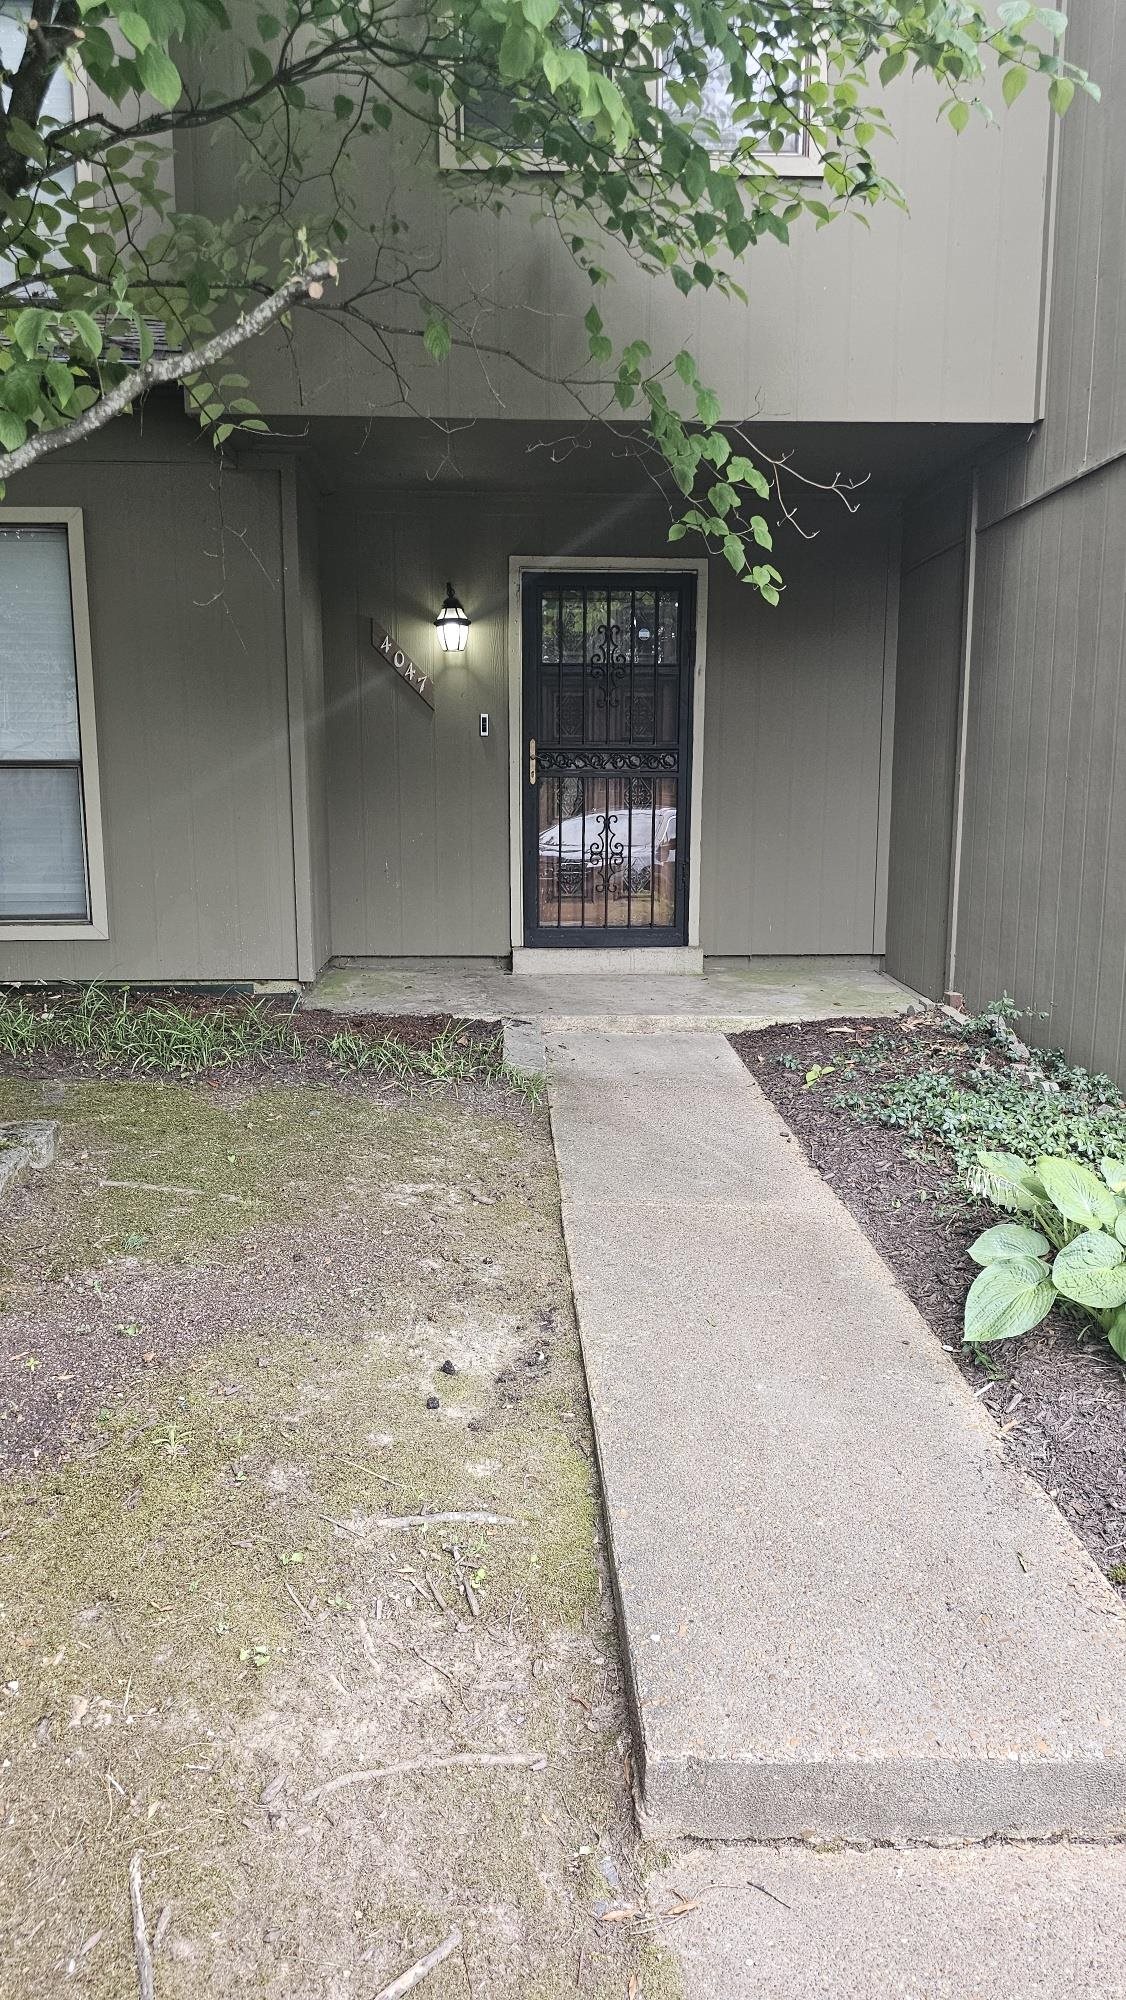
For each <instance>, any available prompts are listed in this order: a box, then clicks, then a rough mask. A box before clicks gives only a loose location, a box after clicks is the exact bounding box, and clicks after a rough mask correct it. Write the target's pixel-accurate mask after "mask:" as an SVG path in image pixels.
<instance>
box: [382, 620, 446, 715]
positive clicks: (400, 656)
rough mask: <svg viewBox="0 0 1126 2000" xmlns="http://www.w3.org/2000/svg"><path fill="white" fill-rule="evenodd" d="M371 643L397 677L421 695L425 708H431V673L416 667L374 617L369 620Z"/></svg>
mask: <svg viewBox="0 0 1126 2000" xmlns="http://www.w3.org/2000/svg"><path fill="white" fill-rule="evenodd" d="M371 643H372V645H373V646H374V647H375V650H376V652H377V653H379V654H381V655H382V657H383V659H385V660H387V661H388V662H389V663H390V665H391V666H393V667H394V669H395V672H396V673H397V674H398V676H399V679H400V680H403V681H405V682H406V684H407V686H408V687H410V688H413V689H414V691H415V693H416V694H417V695H419V696H421V698H422V700H423V701H424V702H425V703H426V706H427V708H433V706H434V676H433V674H424V673H423V671H422V668H421V667H416V666H415V663H414V661H413V660H412V659H411V656H410V654H409V653H404V651H403V649H402V647H401V646H398V645H396V643H395V641H394V639H393V638H392V637H391V634H390V632H385V631H384V629H383V627H382V625H377V624H376V621H375V619H374V618H373V619H372V621H371Z"/></svg>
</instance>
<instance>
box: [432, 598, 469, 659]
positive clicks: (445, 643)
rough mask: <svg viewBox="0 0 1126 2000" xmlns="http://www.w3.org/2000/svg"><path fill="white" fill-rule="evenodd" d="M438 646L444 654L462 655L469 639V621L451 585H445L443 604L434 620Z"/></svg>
mask: <svg viewBox="0 0 1126 2000" xmlns="http://www.w3.org/2000/svg"><path fill="white" fill-rule="evenodd" d="M434 624H435V628H436V630H437V633H438V644H439V645H440V647H441V648H442V651H443V652H444V653H464V651H465V645H466V641H467V639H468V638H469V619H468V617H467V615H466V612H465V609H464V606H463V605H462V603H461V600H460V599H459V598H458V597H456V596H455V594H454V587H453V584H452V583H447V585H446V596H445V602H444V603H443V605H442V609H441V610H440V611H439V613H438V616H437V617H436V618H435V620H434Z"/></svg>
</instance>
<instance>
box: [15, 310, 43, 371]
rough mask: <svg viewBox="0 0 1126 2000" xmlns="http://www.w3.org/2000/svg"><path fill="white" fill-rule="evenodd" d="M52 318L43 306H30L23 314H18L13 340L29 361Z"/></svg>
mask: <svg viewBox="0 0 1126 2000" xmlns="http://www.w3.org/2000/svg"><path fill="white" fill-rule="evenodd" d="M50 317H51V315H50V313H49V312H45V311H44V309H43V307H42V306H28V307H27V308H26V309H25V310H24V311H23V312H21V313H17V314H16V319H15V325H14V326H13V328H12V339H13V340H14V341H15V343H16V346H17V347H18V348H19V350H20V353H21V354H26V355H27V357H28V359H29V360H30V359H31V356H32V355H33V354H34V353H35V351H36V349H37V348H38V346H39V343H40V341H41V340H42V338H43V329H44V327H45V326H46V325H47V322H48V320H49V319H50Z"/></svg>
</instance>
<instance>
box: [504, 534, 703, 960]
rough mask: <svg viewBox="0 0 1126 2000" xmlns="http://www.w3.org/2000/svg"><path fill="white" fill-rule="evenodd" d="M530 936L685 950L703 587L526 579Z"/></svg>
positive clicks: (540, 940)
mask: <svg viewBox="0 0 1126 2000" xmlns="http://www.w3.org/2000/svg"><path fill="white" fill-rule="evenodd" d="M523 614H524V615H523V631H524V734H525V750H526V756H527V763H526V767H525V773H524V938H525V943H527V944H530V945H584V944H585V945H588V946H589V945H614V944H620V945H629V946H632V947H635V946H638V945H646V944H682V943H683V942H684V940H685V937H686V935H687V917H688V801H689V758H690V750H691V723H692V668H693V657H694V648H695V633H696V579H695V577H694V576H693V575H691V574H681V573H679V572H672V571H670V572H667V573H666V574H664V575H653V574H646V573H645V572H644V571H640V570H639V571H638V572H637V574H636V575H634V574H632V573H628V574H627V573H626V572H625V571H618V572H615V573H614V574H611V575H609V576H597V575H593V574H590V573H588V572H584V573H582V574H579V575H575V576H571V575H564V574H558V573H555V574H539V575H528V576H526V577H525V579H524V603H523Z"/></svg>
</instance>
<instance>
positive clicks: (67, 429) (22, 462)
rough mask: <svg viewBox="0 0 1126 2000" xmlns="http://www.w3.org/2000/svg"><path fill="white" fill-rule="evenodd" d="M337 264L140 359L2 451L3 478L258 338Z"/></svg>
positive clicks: (324, 265)
mask: <svg viewBox="0 0 1126 2000" xmlns="http://www.w3.org/2000/svg"><path fill="white" fill-rule="evenodd" d="M336 276H337V265H336V263H335V261H334V260H332V259H330V258H325V259H323V260H322V261H321V262H320V263H316V264H310V265H309V266H308V268H307V269H306V270H304V271H299V272H295V274H294V276H293V277H292V278H289V279H287V281H286V283H285V284H284V285H281V286H279V288H278V290H277V291H276V292H271V294H270V296H269V298H268V299H263V300H262V301H261V303H260V304H259V305H256V306H254V307H252V308H251V310H250V312H246V313H240V314H239V317H238V318H237V319H236V320H232V322H231V324H230V326H226V327H224V328H223V330H222V332H221V333H216V334H213V335H212V337H211V339H210V340H205V341H204V342H203V343H202V344H201V345H200V346H199V347H193V348H187V349H185V350H183V351H182V352H181V353H178V354H159V355H153V356H152V357H151V359H150V360H148V361H144V362H142V363H141V366H140V367H139V368H134V369H132V370H131V371H130V373H129V374H128V375H124V376H123V377H122V379H121V381H120V382H118V383H116V384H115V386H114V387H113V388H112V389H109V390H107V392H106V394H105V395H104V396H100V397H99V398H98V401H97V402H96V403H92V404H91V406H90V408H89V409H88V410H85V411H84V412H83V414H82V416H80V417H76V418H75V419H74V421H73V423H69V424H60V425H59V428H58V429H57V430H53V431H37V432H36V433H35V436H34V437H29V438H28V440H27V442H26V443H25V444H21V445H17V446H16V448H15V450H14V451H6V452H0V482H2V481H4V480H5V479H8V478H10V477H11V475H12V473H14V472H24V471H26V470H27V467H28V466H29V465H35V464H36V463H37V462H38V460H39V459H41V458H46V456H47V454H48V452H51V451H59V450H60V449H61V447H62V446H63V445H71V444H78V443H79V442H80V441H81V439H82V438H86V437H91V436H93V434H94V432H95V431H100V430H101V429H102V426H103V425H104V424H108V423H109V422H110V421H111V419H112V418H114V417H119V416H121V415H122V414H123V412H124V411H126V410H127V409H128V408H129V406H130V404H131V403H135V402H136V400H137V398H138V396H143V395H145V394H146V393H147V391H148V390H149V389H155V388H158V387H160V385H161V384H162V383H166V382H182V381H183V380H184V379H185V377H186V376H188V375H198V374H199V373H201V371H202V370H203V369H205V368H210V367H212V366H213V365H214V363H215V362H216V361H221V360H222V359H223V357H224V356H225V355H227V354H230V353H232V352H233V350H234V349H235V348H236V347H241V346H242V344H243V342H244V341H247V340H253V339H254V338H255V336H256V335H257V334H260V333H265V331H266V329H267V327H269V326H272V325H273V323H274V321H275V320H277V319H280V318H281V316H282V314H283V313H285V312H288V311H289V308H290V307H291V306H294V305H296V304H298V302H299V301H301V300H304V299H319V298H320V296H321V292H322V290H323V288H324V286H325V284H326V282H329V281H332V280H335V278H336Z"/></svg>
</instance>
